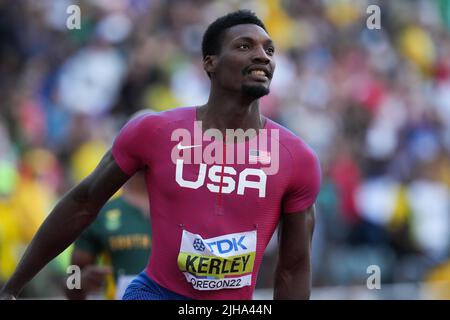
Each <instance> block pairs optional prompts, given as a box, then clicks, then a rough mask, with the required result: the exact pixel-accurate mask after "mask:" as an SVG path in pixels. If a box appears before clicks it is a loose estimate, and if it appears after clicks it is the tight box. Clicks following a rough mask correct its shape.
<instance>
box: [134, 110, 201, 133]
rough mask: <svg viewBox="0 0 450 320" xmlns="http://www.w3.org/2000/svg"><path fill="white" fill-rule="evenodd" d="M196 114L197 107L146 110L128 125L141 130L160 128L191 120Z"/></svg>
mask: <svg viewBox="0 0 450 320" xmlns="http://www.w3.org/2000/svg"><path fill="white" fill-rule="evenodd" d="M194 112H195V107H177V108H173V109H169V110H165V111H160V112H154V111H150V110H149V111H147V110H144V111H141V112H139V114H138V115H137V116H135V117H134V118H133V119H131V120H130V121H129V123H128V125H134V126H138V127H140V128H141V129H149V128H159V127H164V126H165V125H168V124H169V123H171V122H174V121H179V120H188V119H191V118H193V114H194ZM193 119H195V118H193Z"/></svg>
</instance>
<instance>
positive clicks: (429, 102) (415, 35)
mask: <svg viewBox="0 0 450 320" xmlns="http://www.w3.org/2000/svg"><path fill="white" fill-rule="evenodd" d="M71 4H77V5H79V6H80V8H81V29H80V30H68V29H67V27H66V20H67V18H68V16H69V14H67V13H66V9H67V7H68V6H69V5H71ZM370 4H377V5H379V6H380V8H381V29H380V30H369V29H367V27H366V19H367V18H368V16H369V15H368V14H367V13H366V8H367V6H368V5H370ZM239 8H249V9H252V10H254V11H255V12H256V13H257V14H258V15H259V16H260V17H261V18H262V19H263V20H264V22H265V23H266V26H267V28H268V30H269V33H270V34H271V36H272V38H273V39H274V40H275V43H276V46H277V54H276V61H277V70H276V73H275V77H274V79H273V84H272V90H271V95H270V96H268V97H265V98H263V99H262V101H261V109H262V111H263V112H264V114H265V115H267V116H268V117H270V118H272V119H274V120H276V121H279V122H280V123H282V124H283V125H285V126H287V127H288V128H290V129H291V130H293V131H294V132H295V133H297V134H299V135H300V136H301V137H302V138H303V139H304V140H306V141H307V142H308V143H309V144H310V145H311V146H312V147H313V148H314V150H315V151H316V152H317V153H318V155H319V157H320V159H321V165H322V169H323V185H322V190H321V193H320V195H319V198H318V201H317V226H316V232H315V235H314V247H313V275H314V277H313V294H312V297H313V298H317V299H321V298H331V299H360V298H365V299H410V298H412V299H442V298H447V299H448V298H449V292H450V259H449V257H450V196H449V187H450V157H449V153H450V38H449V35H450V33H449V32H450V1H449V0H436V1H427V0H421V1H405V0H396V1H375V0H372V1H366V0H336V1H327V0H322V1H320V0H318V1H296V0H285V1H282V0H280V1H276V0H258V1H206V0H205V1H202V0H187V1H186V0H183V1H175V0H171V1H169V0H168V1H163V0H148V1H145V0H98V1H70V0H58V1H50V0H38V1H31V0H22V1H2V2H0V283H1V282H2V281H4V280H5V279H6V278H7V277H8V276H10V274H11V272H12V270H13V268H14V267H15V264H16V263H17V260H18V259H19V257H20V256H21V254H22V253H23V250H24V248H25V247H26V245H27V243H28V242H29V241H30V239H31V238H32V236H33V234H34V232H35V231H36V229H37V227H38V226H39V224H40V223H41V222H42V220H43V219H44V218H45V215H46V214H47V213H48V212H49V211H50V209H51V208H52V207H53V205H54V204H55V201H56V200H57V199H58V198H59V197H60V196H61V195H62V194H63V193H64V192H65V191H67V190H68V189H69V188H70V187H71V186H73V185H74V184H75V183H76V182H78V181H80V179H81V178H82V177H84V176H85V175H87V174H88V172H90V170H92V168H93V167H94V166H95V164H96V163H97V161H98V160H99V158H100V156H101V155H102V154H103V153H104V152H105V151H106V150H107V148H108V147H109V146H110V145H111V142H112V140H113V138H114V136H115V134H116V133H117V130H118V129H119V128H120V127H121V126H122V125H123V124H124V122H125V121H126V120H127V118H128V117H129V116H130V115H132V114H133V113H135V112H136V111H138V110H140V109H152V110H155V111H160V110H163V109H167V108H171V107H175V106H181V105H196V104H201V103H204V102H205V101H206V98H207V93H208V78H207V77H206V75H205V74H204V72H203V70H202V65H201V53H200V51H199V49H200V41H201V36H202V33H203V31H204V30H205V28H206V26H207V25H208V24H209V23H210V22H211V21H213V20H214V19H215V18H216V17H218V16H220V15H222V14H225V13H227V12H229V11H231V10H235V9H239ZM68 252H69V251H66V252H65V253H64V254H62V255H61V256H60V257H58V258H57V259H55V260H54V261H53V262H52V263H51V264H50V265H49V266H47V267H46V268H45V269H44V270H43V271H42V272H41V273H40V274H39V275H38V276H37V277H36V279H35V280H33V281H32V283H31V284H30V285H29V286H28V287H27V288H26V289H25V291H24V293H23V297H24V298H61V297H62V286H64V284H65V278H66V274H65V270H66V267H67V264H68V259H67V257H68ZM275 255H276V249H275V244H274V242H272V243H271V245H270V246H269V248H268V252H267V255H266V259H265V262H264V263H263V266H262V269H261V273H260V277H259V281H258V290H257V293H256V294H255V298H270V297H271V291H270V288H271V287H272V285H273V281H272V277H271V274H272V272H273V268H274V263H275ZM370 265H377V266H379V267H380V270H381V281H382V284H381V290H369V289H368V288H367V287H366V280H367V278H368V277H369V276H370V274H368V273H367V267H368V266H370Z"/></svg>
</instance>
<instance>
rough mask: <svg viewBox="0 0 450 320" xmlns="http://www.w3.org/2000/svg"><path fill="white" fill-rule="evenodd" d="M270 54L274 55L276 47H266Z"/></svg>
mask: <svg viewBox="0 0 450 320" xmlns="http://www.w3.org/2000/svg"><path fill="white" fill-rule="evenodd" d="M266 52H267V54H268V55H270V56H272V55H273V54H274V53H275V48H273V47H269V48H267V49H266Z"/></svg>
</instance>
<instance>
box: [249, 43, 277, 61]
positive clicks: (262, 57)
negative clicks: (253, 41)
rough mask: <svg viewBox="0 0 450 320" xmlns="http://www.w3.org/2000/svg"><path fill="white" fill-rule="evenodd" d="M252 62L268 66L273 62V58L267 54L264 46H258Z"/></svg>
mask: <svg viewBox="0 0 450 320" xmlns="http://www.w3.org/2000/svg"><path fill="white" fill-rule="evenodd" d="M252 60H253V63H260V64H268V63H270V61H271V60H272V57H271V56H269V55H268V54H267V52H266V49H264V47H263V46H257V47H256V49H255V54H254V55H253V59H252Z"/></svg>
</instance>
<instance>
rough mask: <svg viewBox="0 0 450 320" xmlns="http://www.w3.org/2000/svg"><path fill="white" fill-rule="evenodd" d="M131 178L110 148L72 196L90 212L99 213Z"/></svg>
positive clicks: (73, 191) (74, 190)
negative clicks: (117, 161)
mask: <svg viewBox="0 0 450 320" xmlns="http://www.w3.org/2000/svg"><path fill="white" fill-rule="evenodd" d="M129 178H130V176H129V175H128V174H126V173H125V172H123V171H122V169H121V168H120V167H119V166H118V164H117V163H116V161H115V159H114V157H113V156H112V153H111V150H109V151H108V152H107V153H106V154H105V155H104V156H103V158H102V160H101V161H100V163H99V164H98V165H97V167H96V168H95V170H94V171H93V172H92V173H91V174H90V175H89V176H87V177H86V178H85V179H84V180H83V181H82V182H81V183H80V184H79V185H78V186H76V187H75V188H74V189H73V190H72V191H71V193H70V194H71V197H72V199H73V200H75V201H76V202H78V203H80V204H83V205H84V206H85V208H86V209H87V210H88V211H90V212H95V213H97V212H98V210H100V209H101V207H102V206H103V205H104V204H105V203H106V201H107V200H108V199H109V198H110V197H111V196H112V195H113V194H114V193H116V191H117V190H119V189H120V187H121V186H122V185H123V184H124V183H125V182H126V181H127V180H128V179H129Z"/></svg>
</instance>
